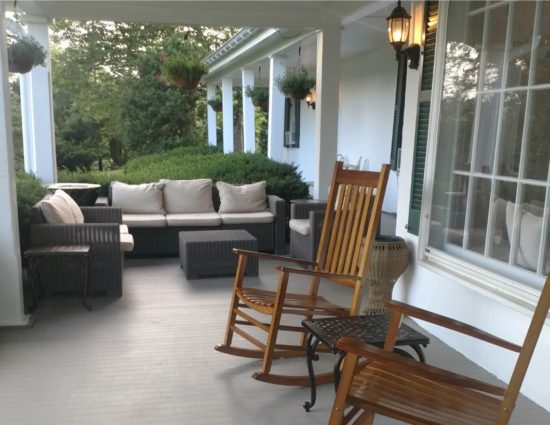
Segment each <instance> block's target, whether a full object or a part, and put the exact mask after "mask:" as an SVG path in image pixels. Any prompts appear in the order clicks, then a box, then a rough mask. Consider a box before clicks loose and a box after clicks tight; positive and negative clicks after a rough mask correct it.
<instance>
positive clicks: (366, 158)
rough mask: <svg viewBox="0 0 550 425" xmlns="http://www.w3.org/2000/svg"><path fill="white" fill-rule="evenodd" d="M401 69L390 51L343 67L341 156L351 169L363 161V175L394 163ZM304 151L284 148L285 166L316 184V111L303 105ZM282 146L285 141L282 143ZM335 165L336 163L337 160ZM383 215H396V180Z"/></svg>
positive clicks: (358, 58) (353, 60) (392, 179)
mask: <svg viewBox="0 0 550 425" xmlns="http://www.w3.org/2000/svg"><path fill="white" fill-rule="evenodd" d="M396 70H397V64H396V62H395V54H394V53H393V50H392V49H391V48H390V49H388V48H387V47H386V46H384V47H382V48H380V49H378V50H375V51H371V52H369V53H364V54H361V55H358V56H355V57H353V58H350V59H348V60H346V61H344V62H342V68H341V79H340V112H339V124H338V129H339V130H338V153H339V154H342V155H344V156H345V157H347V159H348V160H349V162H350V164H356V163H357V161H358V160H359V157H361V158H362V169H369V170H376V169H380V167H381V165H382V164H383V163H388V162H389V160H390V150H391V136H392V134H391V132H392V125H393V107H394V102H395V82H396ZM300 107H301V109H300V147H299V148H285V149H284V152H283V157H282V158H274V159H276V160H278V161H283V162H287V163H290V162H294V163H295V164H296V165H297V166H298V169H299V170H300V171H301V172H302V177H303V178H304V180H306V181H312V180H313V178H314V175H313V172H314V170H313V164H312V158H313V154H314V132H315V127H314V120H315V113H316V112H315V111H314V110H313V109H311V108H308V107H307V105H306V103H305V102H301V105H300ZM281 143H282V141H281ZM335 160H336V158H335ZM383 209H384V211H386V212H391V213H395V212H396V211H397V176H396V173H395V172H392V173H391V175H390V180H389V182H388V188H387V191H386V197H385V200H384V206H383Z"/></svg>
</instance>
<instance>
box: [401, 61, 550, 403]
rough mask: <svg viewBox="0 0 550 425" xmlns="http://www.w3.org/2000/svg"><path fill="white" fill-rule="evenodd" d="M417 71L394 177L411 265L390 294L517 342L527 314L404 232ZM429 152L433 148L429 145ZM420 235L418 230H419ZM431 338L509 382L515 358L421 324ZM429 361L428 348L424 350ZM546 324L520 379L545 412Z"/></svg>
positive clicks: (548, 397)
mask: <svg viewBox="0 0 550 425" xmlns="http://www.w3.org/2000/svg"><path fill="white" fill-rule="evenodd" d="M418 78H419V73H418V72H413V71H410V72H409V74H408V79H407V97H406V105H405V123H404V130H403V131H404V133H403V147H402V154H401V171H400V175H399V194H398V199H399V202H398V204H397V231H396V233H397V235H399V236H401V237H403V238H405V239H406V240H407V244H408V246H409V249H410V250H411V265H410V266H409V268H408V269H407V271H406V272H405V273H404V275H403V276H402V277H401V279H400V280H399V282H398V284H397V285H396V287H395V290H394V292H393V296H394V298H395V299H398V300H402V301H404V302H407V303H410V304H412V305H415V306H418V307H421V308H425V309H428V310H432V311H435V312H438V313H440V314H444V315H447V316H450V317H453V318H456V319H458V320H461V321H464V322H466V323H469V324H472V325H473V326H476V327H479V328H481V329H483V330H486V331H488V332H490V333H493V334H495V335H497V336H500V337H502V338H504V339H507V340H510V341H512V342H516V343H521V342H523V338H524V336H525V333H526V331H527V327H528V326H529V323H530V320H531V313H530V312H526V311H524V310H523V309H522V308H520V307H519V306H515V305H512V304H510V303H507V302H506V301H504V300H503V299H501V298H499V296H498V295H495V294H489V293H486V292H483V290H481V289H473V287H472V286H468V283H467V282H464V281H461V280H460V279H459V278H458V277H453V276H452V273H451V275H444V274H443V272H441V271H439V270H438V269H434V268H430V267H429V266H428V265H426V264H425V263H422V262H421V261H420V262H419V261H418V260H417V258H418V249H419V248H418V247H419V244H418V238H417V237H416V236H414V235H411V234H409V233H408V232H407V231H406V229H405V225H406V224H407V222H408V215H409V202H410V188H411V174H412V165H413V152H414V134H415V128H416V105H417V103H418V84H419V82H418ZM428 149H429V150H430V149H434V146H433V144H430V145H429V146H428ZM421 231H422V230H421ZM420 324H421V325H422V326H424V327H425V328H426V329H427V330H428V331H430V332H432V333H433V334H434V335H435V336H436V337H438V338H440V339H441V340H443V341H444V342H445V343H447V344H449V345H450V346H451V347H453V348H455V349H456V350H457V351H459V352H461V353H463V354H464V355H465V356H466V357H468V358H469V359H470V360H472V361H474V362H475V363H477V364H478V365H480V366H481V367H483V368H484V369H486V370H488V371H489V372H491V373H493V374H495V375H496V376H497V377H498V378H500V379H503V380H506V381H507V380H508V379H509V376H510V373H511V371H512V368H513V366H514V364H515V361H516V355H515V354H514V353H511V352H508V351H507V350H504V349H500V348H496V347H494V346H492V345H490V344H487V343H484V342H481V341H478V340H474V339H473V338H470V337H467V336H462V335H460V334H457V333H454V332H451V331H446V330H445V329H443V328H440V327H437V326H432V325H428V324H426V323H422V322H421V323H420ZM426 354H427V356H428V361H429V355H430V352H429V348H428V350H427V352H426ZM548 359H550V326H548V325H546V326H545V328H544V329H543V332H542V334H541V337H540V340H539V343H538V345H537V349H536V350H535V354H534V357H533V359H532V361H531V364H530V367H529V370H528V372H527V376H526V378H525V381H524V384H523V387H522V393H523V394H525V395H526V396H527V397H528V398H530V399H531V400H533V401H534V402H536V403H538V404H539V405H541V406H542V407H543V408H545V409H547V410H550V391H548V388H549V387H548V378H549V377H550V362H549V361H548Z"/></svg>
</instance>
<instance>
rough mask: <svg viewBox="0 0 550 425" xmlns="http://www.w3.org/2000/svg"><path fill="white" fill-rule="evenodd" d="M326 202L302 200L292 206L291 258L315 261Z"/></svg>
mask: <svg viewBox="0 0 550 425" xmlns="http://www.w3.org/2000/svg"><path fill="white" fill-rule="evenodd" d="M326 207H327V202H326V201H314V200H309V199H300V200H294V201H291V204H290V222H289V227H290V256H291V257H294V258H301V259H304V260H309V261H313V260H314V259H315V254H316V253H317V247H318V246H319V240H320V238H321V228H322V227H323V219H324V217H325V208H326Z"/></svg>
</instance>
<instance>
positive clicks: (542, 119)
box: [525, 90, 550, 181]
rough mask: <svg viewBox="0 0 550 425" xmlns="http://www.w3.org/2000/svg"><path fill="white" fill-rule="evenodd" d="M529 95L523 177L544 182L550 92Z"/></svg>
mask: <svg viewBox="0 0 550 425" xmlns="http://www.w3.org/2000/svg"><path fill="white" fill-rule="evenodd" d="M531 95H532V97H533V102H532V104H531V110H530V114H529V136H528V141H527V158H526V164H525V177H527V178H528V179H534V180H542V181H546V179H547V177H548V165H549V162H550V139H549V138H548V135H549V134H550V119H549V118H548V111H550V90H533V91H532V93H531Z"/></svg>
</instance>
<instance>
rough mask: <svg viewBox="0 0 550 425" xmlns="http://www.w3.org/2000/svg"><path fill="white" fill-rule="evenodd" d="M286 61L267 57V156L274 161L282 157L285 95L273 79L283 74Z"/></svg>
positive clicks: (276, 57)
mask: <svg viewBox="0 0 550 425" xmlns="http://www.w3.org/2000/svg"><path fill="white" fill-rule="evenodd" d="M285 70H286V61H285V60H284V59H283V58H281V57H278V56H274V57H271V58H270V59H269V118H268V123H267V156H268V157H269V158H271V159H274V160H275V161H281V162H282V161H283V158H284V145H283V142H284V133H285V96H284V95H283V94H282V93H281V92H280V90H279V88H278V87H277V84H276V83H275V80H276V79H277V78H278V77H281V76H283V75H284V73H285Z"/></svg>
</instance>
